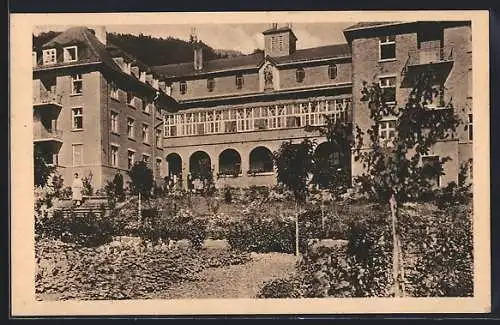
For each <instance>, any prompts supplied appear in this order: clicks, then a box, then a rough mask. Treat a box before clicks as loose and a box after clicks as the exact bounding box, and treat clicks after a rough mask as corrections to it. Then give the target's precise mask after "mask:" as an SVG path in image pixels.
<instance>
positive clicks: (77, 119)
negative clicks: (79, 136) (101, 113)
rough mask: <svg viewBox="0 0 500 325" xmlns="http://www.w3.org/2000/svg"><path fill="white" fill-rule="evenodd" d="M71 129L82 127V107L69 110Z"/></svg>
mask: <svg viewBox="0 0 500 325" xmlns="http://www.w3.org/2000/svg"><path fill="white" fill-rule="evenodd" d="M71 115H72V120H73V130H80V129H83V109H82V108H81V107H76V108H73V109H72V110H71Z"/></svg>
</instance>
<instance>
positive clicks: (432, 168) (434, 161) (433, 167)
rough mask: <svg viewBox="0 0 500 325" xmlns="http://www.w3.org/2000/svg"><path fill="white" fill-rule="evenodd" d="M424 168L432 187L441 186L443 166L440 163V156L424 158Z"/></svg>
mask: <svg viewBox="0 0 500 325" xmlns="http://www.w3.org/2000/svg"><path fill="white" fill-rule="evenodd" d="M422 167H423V170H422V172H423V174H424V177H426V178H427V179H428V181H429V182H430V184H431V185H432V186H436V187H439V186H441V177H440V172H441V164H440V163H439V156H424V157H422Z"/></svg>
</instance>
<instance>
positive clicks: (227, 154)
mask: <svg viewBox="0 0 500 325" xmlns="http://www.w3.org/2000/svg"><path fill="white" fill-rule="evenodd" d="M240 173H241V155H240V153H239V152H238V151H236V150H235V149H232V148H228V149H225V150H223V151H222V152H221V153H220V155H219V174H221V175H232V176H235V175H239V174H240Z"/></svg>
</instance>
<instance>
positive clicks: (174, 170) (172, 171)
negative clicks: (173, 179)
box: [166, 152, 182, 176]
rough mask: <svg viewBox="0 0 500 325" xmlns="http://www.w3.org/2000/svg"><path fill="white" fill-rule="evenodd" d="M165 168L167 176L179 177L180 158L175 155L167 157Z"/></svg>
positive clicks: (180, 170)
mask: <svg viewBox="0 0 500 325" xmlns="http://www.w3.org/2000/svg"><path fill="white" fill-rule="evenodd" d="M166 160H167V166H168V175H169V176H173V175H176V176H179V175H180V174H181V173H182V158H181V156H179V154H177V153H175V152H174V153H171V154H169V155H167V158H166Z"/></svg>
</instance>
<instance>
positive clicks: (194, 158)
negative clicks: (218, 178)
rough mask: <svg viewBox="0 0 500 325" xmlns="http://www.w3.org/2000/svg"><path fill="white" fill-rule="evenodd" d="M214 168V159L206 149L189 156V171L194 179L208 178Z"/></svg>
mask: <svg viewBox="0 0 500 325" xmlns="http://www.w3.org/2000/svg"><path fill="white" fill-rule="evenodd" d="M211 170H212V160H211V159H210V155H209V154H208V153H206V152H205V151H201V150H200V151H196V152H194V153H193V154H192V155H191V157H189V172H190V173H191V177H192V178H193V179H195V178H199V179H206V178H207V177H208V176H209V174H210V172H211Z"/></svg>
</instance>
